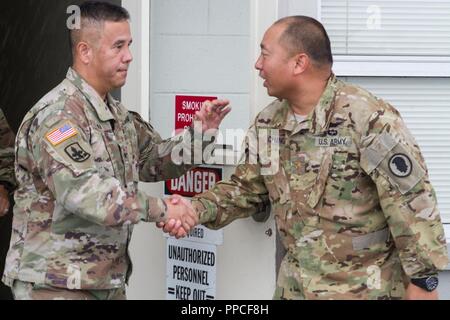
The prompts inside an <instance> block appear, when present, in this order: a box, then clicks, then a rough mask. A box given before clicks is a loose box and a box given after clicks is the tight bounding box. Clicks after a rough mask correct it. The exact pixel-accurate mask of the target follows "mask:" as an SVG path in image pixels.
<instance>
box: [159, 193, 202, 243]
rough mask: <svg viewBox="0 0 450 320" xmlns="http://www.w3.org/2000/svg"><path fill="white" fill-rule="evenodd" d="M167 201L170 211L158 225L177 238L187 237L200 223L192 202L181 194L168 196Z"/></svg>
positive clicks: (168, 210)
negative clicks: (165, 218)
mask: <svg viewBox="0 0 450 320" xmlns="http://www.w3.org/2000/svg"><path fill="white" fill-rule="evenodd" d="M165 203H166V205H167V213H168V217H167V220H166V221H165V222H160V223H157V224H156V226H157V227H158V228H160V229H163V231H164V232H165V233H169V234H170V235H171V236H173V237H176V238H177V239H180V238H184V237H186V236H187V234H188V233H189V231H191V229H193V228H194V227H195V226H196V225H197V224H198V219H199V217H198V214H197V212H196V211H195V210H194V208H193V207H192V204H191V202H190V201H189V200H188V199H186V198H183V197H181V196H179V195H173V196H171V197H169V198H167V199H166V200H165Z"/></svg>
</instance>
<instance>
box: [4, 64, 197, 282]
mask: <svg viewBox="0 0 450 320" xmlns="http://www.w3.org/2000/svg"><path fill="white" fill-rule="evenodd" d="M107 100H108V101H107V104H106V103H105V101H103V100H102V99H101V98H100V96H99V95H98V94H97V93H96V92H95V91H94V89H93V88H92V87H90V86H89V85H88V84H87V83H86V82H85V81H84V80H82V79H81V77H80V76H79V75H78V74H77V73H76V72H75V71H74V70H72V69H69V71H68V73H67V77H66V79H65V80H64V81H63V82H62V83H61V84H60V85H59V86H58V87H56V88H55V89H54V90H52V91H51V92H50V93H49V94H47V95H46V96H45V97H44V98H42V99H41V100H40V101H39V102H38V103H37V104H36V105H35V106H34V107H33V108H32V109H31V110H30V111H29V112H28V114H27V115H26V116H25V118H24V121H23V123H22V125H21V127H20V129H19V132H18V136H17V142H18V144H17V146H16V163H15V169H16V176H17V179H18V184H19V187H18V190H17V191H16V193H15V201H16V206H15V208H14V218H13V231H12V237H11V244H10V250H9V252H8V255H7V261H6V267H5V272H4V276H3V282H5V283H6V284H8V285H10V286H11V285H12V283H13V281H14V279H19V280H21V281H25V282H32V283H37V284H45V285H50V286H54V287H60V288H68V289H112V288H118V287H122V286H124V284H125V282H126V281H127V279H128V276H129V274H130V272H131V263H130V260H129V254H128V244H129V241H130V238H131V233H132V229H133V225H134V224H136V223H138V222H139V221H148V222H151V221H164V220H165V219H166V209H167V208H166V206H165V203H164V202H163V200H162V199H160V198H154V197H149V196H148V195H146V194H144V193H143V192H142V191H139V190H138V181H146V182H155V181H161V180H164V179H169V178H175V177H178V176H180V175H182V174H183V173H184V172H185V171H186V170H187V169H189V167H188V166H181V165H180V166H177V165H175V164H174V163H173V162H172V161H171V151H172V149H173V148H174V147H175V146H177V145H178V144H179V143H181V141H182V140H183V139H184V138H186V137H185V136H186V135H187V133H190V131H185V132H184V133H181V134H180V135H178V136H175V137H173V138H172V139H169V140H164V141H163V140H162V139H161V137H160V136H159V134H158V133H157V132H156V131H155V130H154V129H153V128H152V126H151V125H150V124H148V123H146V122H144V121H143V120H142V119H141V117H140V116H139V115H138V114H136V113H132V112H129V111H127V110H126V109H125V108H124V107H123V106H122V105H121V104H120V103H119V102H117V101H115V100H114V99H113V98H112V97H111V96H109V95H108V97H107ZM108 105H109V107H108Z"/></svg>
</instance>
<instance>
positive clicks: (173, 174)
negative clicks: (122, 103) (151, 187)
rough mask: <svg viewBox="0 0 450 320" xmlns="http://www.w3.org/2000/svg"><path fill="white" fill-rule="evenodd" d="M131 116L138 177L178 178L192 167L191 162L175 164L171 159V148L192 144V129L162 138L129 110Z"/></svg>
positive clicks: (158, 179) (151, 178)
mask: <svg viewBox="0 0 450 320" xmlns="http://www.w3.org/2000/svg"><path fill="white" fill-rule="evenodd" d="M130 115H131V116H132V117H133V121H134V126H135V128H136V132H137V136H138V144H139V151H140V156H139V169H140V170H139V179H140V180H141V181H145V182H158V181H164V180H168V179H174V178H178V177H179V176H181V175H183V174H184V173H186V172H187V171H189V170H190V169H192V168H193V167H194V165H192V163H193V161H192V162H191V164H189V163H188V164H180V165H178V164H176V163H174V161H173V160H172V150H173V149H174V148H175V147H177V146H179V145H183V144H188V145H189V147H190V146H191V145H192V144H193V138H194V133H193V130H192V129H190V130H185V131H184V132H183V133H181V134H178V135H176V136H174V137H172V138H170V139H166V140H163V139H162V138H161V136H160V135H159V133H158V132H157V131H156V130H155V129H154V128H153V126H152V125H150V124H149V123H148V122H145V121H144V120H143V119H142V117H141V116H140V115H139V114H137V113H135V112H130ZM192 154H193V153H192Z"/></svg>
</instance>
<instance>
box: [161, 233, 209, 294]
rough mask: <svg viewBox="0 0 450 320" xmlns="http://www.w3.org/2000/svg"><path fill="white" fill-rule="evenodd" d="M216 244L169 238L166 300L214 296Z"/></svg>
mask: <svg viewBox="0 0 450 320" xmlns="http://www.w3.org/2000/svg"><path fill="white" fill-rule="evenodd" d="M216 257H217V247H216V245H214V244H205V243H197V242H193V241H185V240H176V239H173V238H168V239H167V274H166V277H167V281H166V283H167V296H166V297H167V300H214V299H215V296H216V263H217V260H216Z"/></svg>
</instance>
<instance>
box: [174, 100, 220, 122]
mask: <svg viewBox="0 0 450 320" xmlns="http://www.w3.org/2000/svg"><path fill="white" fill-rule="evenodd" d="M216 99H217V97H197V96H176V97H175V130H179V129H186V128H187V127H190V125H191V124H192V122H193V121H194V115H195V113H196V112H197V111H200V109H201V108H202V107H203V103H204V102H205V101H213V100H216Z"/></svg>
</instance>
